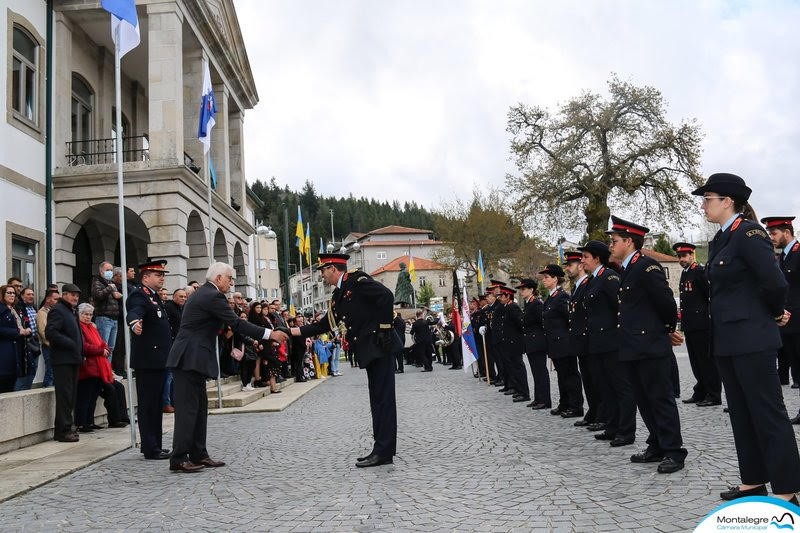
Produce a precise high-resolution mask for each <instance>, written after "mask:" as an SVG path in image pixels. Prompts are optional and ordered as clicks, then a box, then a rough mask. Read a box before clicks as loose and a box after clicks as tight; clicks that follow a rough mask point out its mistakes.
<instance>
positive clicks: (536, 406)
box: [531, 403, 550, 411]
mask: <svg viewBox="0 0 800 533" xmlns="http://www.w3.org/2000/svg"><path fill="white" fill-rule="evenodd" d="M549 408H550V406H549V405H546V404H543V403H535V404H533V405H532V406H531V409H533V410H534V411H539V410H541V409H549Z"/></svg>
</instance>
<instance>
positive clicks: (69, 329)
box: [44, 299, 83, 366]
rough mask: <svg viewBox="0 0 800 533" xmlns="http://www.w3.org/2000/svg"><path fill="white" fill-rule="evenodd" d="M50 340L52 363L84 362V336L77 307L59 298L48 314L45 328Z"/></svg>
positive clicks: (75, 363)
mask: <svg viewBox="0 0 800 533" xmlns="http://www.w3.org/2000/svg"><path fill="white" fill-rule="evenodd" d="M44 333H45V336H46V337H47V340H48V342H50V363H51V364H52V365H53V366H56V365H80V364H81V363H82V362H83V356H82V355H81V353H82V351H83V337H82V336H81V328H80V325H79V324H78V315H77V314H76V313H75V309H74V308H73V307H72V306H71V305H70V304H68V303H67V302H65V301H64V300H63V299H59V300H58V302H56V304H55V305H54V306H53V308H52V309H51V310H50V312H49V313H48V314H47V326H46V327H45V330H44Z"/></svg>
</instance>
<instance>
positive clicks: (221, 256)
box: [214, 228, 231, 264]
mask: <svg viewBox="0 0 800 533" xmlns="http://www.w3.org/2000/svg"><path fill="white" fill-rule="evenodd" d="M214 261H221V262H223V263H228V264H230V263H231V256H230V254H229V253H228V243H227V242H225V233H224V232H223V231H222V228H217V231H216V233H214Z"/></svg>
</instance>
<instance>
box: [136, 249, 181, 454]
mask: <svg viewBox="0 0 800 533" xmlns="http://www.w3.org/2000/svg"><path fill="white" fill-rule="evenodd" d="M166 265H167V261H166V260H164V259H157V260H154V261H149V262H147V263H142V264H141V265H139V272H140V274H141V280H140V285H139V286H138V287H137V288H135V289H134V290H133V291H132V292H131V293H130V294H129V295H128V301H127V302H126V309H127V311H128V314H127V320H128V327H130V328H131V332H132V333H133V335H132V336H131V368H133V369H134V370H136V396H137V398H138V400H139V407H138V416H137V419H138V422H139V434H140V435H141V439H142V449H141V451H142V453H143V454H144V457H145V459H169V457H170V454H169V450H165V449H164V448H163V447H162V442H161V436H162V427H161V421H162V414H161V407H162V405H161V398H162V393H163V391H164V378H165V377H166V364H167V356H168V355H169V349H170V347H171V346H172V333H171V331H170V327H169V317H168V316H167V310H166V309H165V308H164V304H163V302H162V301H161V298H159V296H158V290H159V289H161V288H162V287H163V286H164V275H165V274H167V272H168V270H166V269H165V268H164V267H165V266H166Z"/></svg>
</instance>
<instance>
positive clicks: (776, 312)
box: [692, 174, 800, 504]
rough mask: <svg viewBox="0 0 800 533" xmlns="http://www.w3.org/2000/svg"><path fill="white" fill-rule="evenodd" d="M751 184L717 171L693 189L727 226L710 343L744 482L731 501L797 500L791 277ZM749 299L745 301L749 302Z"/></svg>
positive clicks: (715, 272)
mask: <svg viewBox="0 0 800 533" xmlns="http://www.w3.org/2000/svg"><path fill="white" fill-rule="evenodd" d="M751 192H752V191H751V189H750V188H749V187H748V186H747V185H746V184H745V182H744V180H743V179H742V178H740V177H739V176H736V175H734V174H713V175H711V176H710V177H709V178H708V181H706V183H705V185H703V186H702V187H700V188H698V189H696V190H695V191H693V193H692V194H694V195H697V196H702V197H703V200H702V208H703V212H704V213H705V216H706V219H707V220H708V221H709V222H715V223H717V224H719V225H720V230H719V231H718V232H717V234H716V235H715V236H714V239H713V240H712V241H711V243H710V244H709V251H708V264H707V267H706V272H707V274H708V279H709V282H710V286H711V294H710V304H709V308H710V314H711V336H712V340H711V347H712V348H711V349H712V352H713V355H714V356H715V358H716V360H717V365H718V367H719V374H720V377H721V378H722V383H723V384H724V385H725V393H726V397H727V399H728V408H729V412H730V417H731V428H732V429H733V438H734V442H735V444H736V454H737V456H738V459H739V473H740V476H741V480H742V483H741V485H737V486H734V487H731V488H730V489H729V490H727V491H725V492H722V493H720V497H721V498H722V499H724V500H734V499H736V498H741V497H745V496H759V495H760V496H763V495H766V494H767V488H766V484H767V483H770V484H771V485H772V492H773V494H774V495H775V496H777V497H779V498H782V499H785V500H789V501H791V502H792V503H794V504H797V496H796V495H795V492H797V491H798V490H800V456H799V455H798V452H797V442H796V440H795V435H794V431H792V426H791V424H790V422H789V416H788V414H787V413H786V408H785V407H784V403H783V395H782V393H781V386H780V382H779V380H778V371H777V365H776V361H777V355H778V348H780V346H781V337H780V331H779V328H780V326H783V325H785V324H786V323H787V322H788V319H789V316H788V313H786V312H785V310H784V302H785V294H786V280H785V279H784V277H783V274H782V273H781V271H780V269H779V268H778V265H777V263H776V261H775V253H774V250H773V248H772V243H771V242H770V240H769V237H768V236H767V233H766V231H764V229H763V228H762V227H761V226H759V225H758V224H757V223H756V222H754V221H755V220H756V216H755V213H753V210H752V208H750V205H749V204H748V203H747V201H748V199H749V198H750V193H751ZM743 302H746V304H743Z"/></svg>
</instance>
